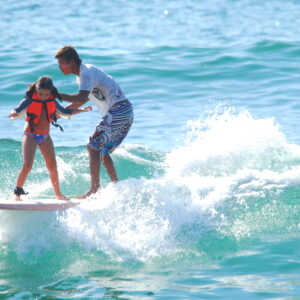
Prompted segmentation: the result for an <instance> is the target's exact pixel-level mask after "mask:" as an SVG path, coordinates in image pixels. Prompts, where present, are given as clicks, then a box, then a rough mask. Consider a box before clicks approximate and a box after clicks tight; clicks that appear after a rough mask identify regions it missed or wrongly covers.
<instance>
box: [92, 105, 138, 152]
mask: <svg viewBox="0 0 300 300" xmlns="http://www.w3.org/2000/svg"><path fill="white" fill-rule="evenodd" d="M132 122H133V109H132V105H131V103H130V102H129V101H122V102H120V103H117V104H115V105H114V106H113V107H112V108H111V109H110V110H109V112H108V113H107V114H106V115H105V116H104V117H103V118H102V119H101V120H100V122H99V124H98V125H97V127H96V132H97V135H96V136H95V137H93V138H92V137H90V140H89V143H88V146H89V147H91V148H92V149H94V150H96V151H98V152H99V153H100V154H103V155H105V154H108V153H112V152H113V151H114V150H115V149H116V148H117V147H118V146H119V145H120V144H121V143H122V141H123V140H124V138H125V137H126V135H127V133H128V131H129V129H130V127H131V125H132Z"/></svg>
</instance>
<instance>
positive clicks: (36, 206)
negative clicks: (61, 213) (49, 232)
mask: <svg viewBox="0 0 300 300" xmlns="http://www.w3.org/2000/svg"><path fill="white" fill-rule="evenodd" d="M79 203H80V200H77V199H71V200H56V199H28V200H22V201H16V200H0V209H9V210H35V211H49V210H61V209H67V208H70V207H74V206H76V205H78V204H79Z"/></svg>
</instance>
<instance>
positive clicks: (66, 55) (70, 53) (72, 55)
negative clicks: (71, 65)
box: [55, 46, 82, 66]
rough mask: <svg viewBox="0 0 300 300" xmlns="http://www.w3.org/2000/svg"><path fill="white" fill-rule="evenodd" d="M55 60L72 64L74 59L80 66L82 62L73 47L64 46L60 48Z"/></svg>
mask: <svg viewBox="0 0 300 300" xmlns="http://www.w3.org/2000/svg"><path fill="white" fill-rule="evenodd" d="M55 58H62V59H65V60H66V61H67V62H70V61H71V60H72V59H74V61H75V63H76V64H77V65H78V66H80V65H81V62H82V60H81V59H80V58H79V55H78V53H77V51H76V50H75V48H74V47H73V46H64V47H62V48H60V49H59V50H58V51H57V52H56V54H55Z"/></svg>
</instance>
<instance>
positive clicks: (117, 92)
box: [77, 64, 127, 116]
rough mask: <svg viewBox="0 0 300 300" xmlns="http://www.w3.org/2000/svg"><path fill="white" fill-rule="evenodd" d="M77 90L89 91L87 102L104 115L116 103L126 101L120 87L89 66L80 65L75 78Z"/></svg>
mask: <svg viewBox="0 0 300 300" xmlns="http://www.w3.org/2000/svg"><path fill="white" fill-rule="evenodd" d="M77 80H78V84H79V90H84V91H90V92H91V93H90V95H89V100H91V101H92V102H93V103H95V104H96V106H97V107H98V108H99V110H100V111H101V113H102V115H103V116H104V115H106V114H107V113H108V111H109V110H110V108H111V107H112V106H113V105H114V104H115V103H117V102H119V101H122V100H126V99H127V98H126V96H125V95H124V93H123V91H122V89H121V88H120V86H119V85H118V84H117V83H116V82H115V80H114V79H113V78H112V77H111V76H110V75H108V74H106V73H105V72H104V71H102V70H100V69H99V68H97V67H95V66H93V65H90V64H81V66H80V72H79V77H77Z"/></svg>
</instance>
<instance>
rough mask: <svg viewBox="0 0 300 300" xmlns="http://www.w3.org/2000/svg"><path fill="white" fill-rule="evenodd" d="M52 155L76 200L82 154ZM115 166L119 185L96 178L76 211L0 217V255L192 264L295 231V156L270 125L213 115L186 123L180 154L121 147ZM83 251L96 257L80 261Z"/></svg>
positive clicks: (298, 190) (243, 114) (232, 114)
mask: <svg viewBox="0 0 300 300" xmlns="http://www.w3.org/2000/svg"><path fill="white" fill-rule="evenodd" d="M2 143H7V144H9V146H10V147H12V148H14V147H15V142H14V141H9V140H5V141H3V140H2V141H0V149H1V144H2ZM15 151H16V150H15ZM11 153H13V151H10V152H9V154H3V152H1V155H3V157H5V155H7V156H6V157H10V155H13V154H11ZM57 153H58V164H59V168H60V175H61V180H62V184H63V188H64V189H65V190H68V191H70V192H71V191H72V192H82V189H83V188H84V187H87V186H88V183H89V175H88V169H87V165H88V157H87V154H86V152H85V150H84V148H83V147H75V148H66V147H62V148H58V149H57ZM114 159H115V161H116V165H117V166H118V167H119V168H120V171H121V173H120V174H121V177H122V178H123V180H121V181H120V182H118V183H117V184H114V183H108V180H107V179H106V178H105V176H103V175H102V176H101V179H102V182H103V187H102V189H101V190H100V191H99V192H98V193H97V194H95V195H94V196H93V197H91V198H90V199H89V200H87V201H85V202H83V203H82V205H80V206H79V207H76V208H72V209H68V210H67V211H64V212H61V213H51V212H49V213H42V214H41V213H30V212H7V211H1V212H0V214H1V220H4V221H3V224H5V226H2V228H1V229H0V245H1V247H2V249H7V251H9V253H10V255H13V254H12V253H14V255H15V256H16V257H17V260H19V261H21V262H22V263H27V264H28V263H30V264H36V263H38V262H40V261H41V260H42V261H45V260H46V258H47V259H49V255H50V257H51V253H52V255H53V256H52V259H57V256H59V255H60V253H61V251H62V250H61V249H64V250H63V251H64V252H65V253H67V254H68V255H69V256H71V257H72V258H73V260H75V261H77V260H81V261H82V260H90V259H92V258H91V257H92V256H93V255H95V256H93V257H94V258H93V259H95V260H99V259H100V260H103V259H104V257H105V259H104V261H105V260H109V261H110V260H112V261H123V262H128V261H140V262H149V261H160V262H162V261H164V260H165V259H169V260H171V261H174V260H179V261H182V260H184V261H186V260H187V261H193V260H195V259H196V260H197V261H198V262H199V261H201V260H203V261H207V259H215V258H216V257H220V256H222V255H226V254H228V253H232V252H234V251H236V250H237V249H239V248H242V247H243V244H244V243H245V242H246V241H247V242H249V240H250V241H251V240H255V239H257V238H259V237H261V236H263V235H265V234H269V235H273V236H276V235H280V234H282V233H287V232H289V233H291V234H293V233H295V232H297V231H298V229H299V221H298V215H299V212H300V207H299V205H298V203H297V199H298V198H299V195H300V187H299V180H300V167H299V162H300V148H299V146H298V145H295V144H290V143H288V141H287V140H286V138H285V136H284V134H283V133H282V132H281V130H280V126H279V125H278V124H276V122H275V120H274V119H272V118H269V119H257V118H254V117H253V116H252V115H251V114H250V113H249V112H248V111H236V110H235V109H232V108H222V107H221V108H218V109H217V110H215V111H212V112H208V113H207V115H206V117H205V118H202V119H199V120H196V121H189V122H188V124H187V128H186V135H185V140H184V142H183V143H182V146H180V147H177V148H174V149H172V150H171V151H170V152H168V153H159V152H157V151H156V152H155V151H152V150H150V149H147V148H145V147H141V146H138V145H128V146H125V147H122V148H120V149H118V150H117V151H116V153H115V154H114ZM33 172H34V174H33V177H32V180H31V183H30V187H31V188H30V190H31V193H32V195H37V194H39V193H41V189H42V188H45V187H48V188H49V189H50V183H49V179H45V178H44V175H42V173H45V174H46V171H45V167H41V166H39V167H36V169H35V170H34V171H33ZM2 173H5V175H1V176H2V178H1V180H2V182H4V184H2V194H3V193H4V192H3V191H6V190H7V187H8V186H9V185H11V183H10V182H11V180H12V177H11V175H9V174H10V173H11V171H8V170H6V168H3V170H2ZM13 173H14V172H13ZM102 173H103V172H102ZM3 176H4V177H3ZM5 176H6V177H9V178H10V180H7V182H6V181H5ZM34 178H37V180H35V179H34ZM3 186H4V187H3ZM5 186H6V187H5ZM67 186H69V188H68V187H67ZM4 196H5V195H4ZM86 251H89V252H91V253H94V254H91V256H89V255H88V256H87V257H86V258H82V257H83V256H84V255H83V253H86ZM2 255H3V254H2ZM14 255H13V256H14ZM66 260H67V261H68V262H66V265H67V264H69V260H68V259H66ZM49 261H52V260H51V259H50V260H49Z"/></svg>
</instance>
